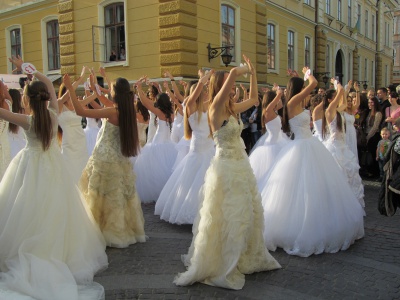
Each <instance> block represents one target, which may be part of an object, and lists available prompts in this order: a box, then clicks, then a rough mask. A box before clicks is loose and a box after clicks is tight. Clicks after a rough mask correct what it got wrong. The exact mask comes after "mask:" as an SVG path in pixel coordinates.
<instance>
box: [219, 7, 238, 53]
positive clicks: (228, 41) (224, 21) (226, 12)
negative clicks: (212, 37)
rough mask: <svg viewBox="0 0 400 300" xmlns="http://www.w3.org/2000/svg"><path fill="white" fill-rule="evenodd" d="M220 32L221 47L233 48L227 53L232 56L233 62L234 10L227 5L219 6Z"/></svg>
mask: <svg viewBox="0 0 400 300" xmlns="http://www.w3.org/2000/svg"><path fill="white" fill-rule="evenodd" d="M221 30H222V47H225V46H234V47H233V49H228V50H227V52H228V53H229V54H231V55H232V61H235V9H234V8H233V7H232V6H229V5H225V4H223V5H221Z"/></svg>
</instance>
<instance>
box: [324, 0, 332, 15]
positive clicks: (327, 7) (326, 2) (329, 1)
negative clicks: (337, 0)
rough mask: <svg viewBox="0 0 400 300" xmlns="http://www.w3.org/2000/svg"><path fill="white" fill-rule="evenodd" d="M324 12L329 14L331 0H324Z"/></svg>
mask: <svg viewBox="0 0 400 300" xmlns="http://www.w3.org/2000/svg"><path fill="white" fill-rule="evenodd" d="M325 12H326V13H327V14H328V15H330V14H331V0H325Z"/></svg>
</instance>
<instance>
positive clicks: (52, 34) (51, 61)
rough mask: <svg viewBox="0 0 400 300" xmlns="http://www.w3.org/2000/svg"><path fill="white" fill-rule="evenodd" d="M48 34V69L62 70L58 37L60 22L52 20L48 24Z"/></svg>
mask: <svg viewBox="0 0 400 300" xmlns="http://www.w3.org/2000/svg"><path fill="white" fill-rule="evenodd" d="M46 33H47V63H48V69H49V71H50V70H58V69H60V67H61V66H60V41H59V37H58V21H57V20H52V21H50V22H47V24H46Z"/></svg>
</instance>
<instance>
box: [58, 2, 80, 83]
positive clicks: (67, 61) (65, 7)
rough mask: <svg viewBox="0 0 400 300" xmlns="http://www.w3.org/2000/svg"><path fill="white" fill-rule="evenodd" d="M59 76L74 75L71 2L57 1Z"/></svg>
mask: <svg viewBox="0 0 400 300" xmlns="http://www.w3.org/2000/svg"><path fill="white" fill-rule="evenodd" d="M58 13H59V16H58V23H59V38H60V62H61V74H66V73H68V74H69V75H70V76H72V77H74V76H75V75H76V66H75V38H74V12H73V0H59V3H58Z"/></svg>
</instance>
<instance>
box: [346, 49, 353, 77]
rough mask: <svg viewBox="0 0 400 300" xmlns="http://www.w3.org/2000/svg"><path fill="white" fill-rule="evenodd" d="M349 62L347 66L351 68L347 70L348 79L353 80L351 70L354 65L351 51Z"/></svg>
mask: <svg viewBox="0 0 400 300" xmlns="http://www.w3.org/2000/svg"><path fill="white" fill-rule="evenodd" d="M348 57H349V61H348V63H347V65H348V66H349V68H348V70H347V78H348V79H349V80H350V79H351V68H352V63H351V51H349V55H348Z"/></svg>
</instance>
